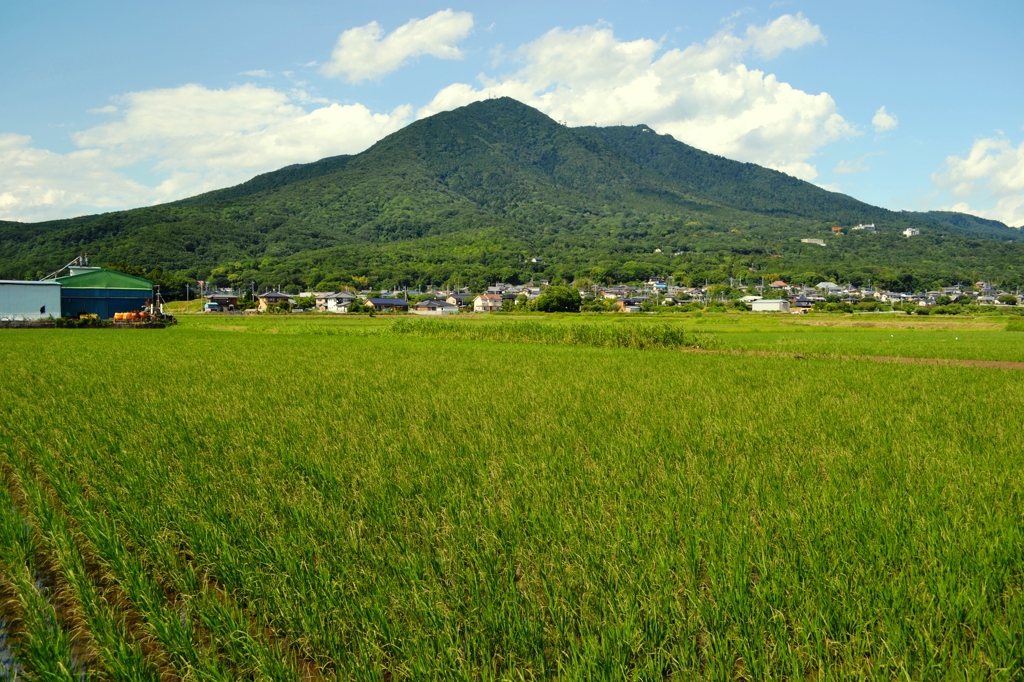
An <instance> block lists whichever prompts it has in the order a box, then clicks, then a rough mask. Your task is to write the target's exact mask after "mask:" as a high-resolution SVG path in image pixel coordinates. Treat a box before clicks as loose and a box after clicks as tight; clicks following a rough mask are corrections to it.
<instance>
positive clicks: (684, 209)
mask: <svg viewBox="0 0 1024 682" xmlns="http://www.w3.org/2000/svg"><path fill="white" fill-rule="evenodd" d="M861 222H873V223H875V224H877V225H878V227H879V233H878V234H872V235H868V234H864V233H850V234H843V235H839V236H834V235H833V234H832V232H831V227H833V226H836V225H838V226H841V227H845V228H849V227H851V226H852V225H854V224H856V223H861ZM907 227H915V228H917V229H919V230H921V235H920V236H918V237H913V238H911V239H907V238H905V237H903V236H902V235H901V234H900V233H901V232H902V231H903V230H904V229H906V228H907ZM807 238H815V239H818V238H821V239H824V240H825V241H826V243H827V246H826V247H825V248H822V247H820V246H816V245H808V244H806V243H802V242H801V239H807ZM1007 242H1012V243H1009V244H1008V243H1007ZM0 244H2V245H3V249H2V250H0V276H4V277H23V276H32V275H34V274H36V273H38V272H43V271H45V272H49V271H51V270H53V269H55V268H56V267H59V266H60V265H62V264H63V263H65V262H67V261H68V260H69V259H70V258H71V257H73V256H75V255H77V254H78V253H81V252H83V251H85V252H88V253H89V254H90V256H91V257H92V258H93V262H97V263H112V264H119V265H120V266H121V267H122V268H124V269H133V270H134V271H136V272H144V273H154V272H155V275H154V276H155V277H157V278H158V279H159V278H163V280H162V281H163V282H164V284H165V286H167V287H169V288H171V289H174V288H175V287H176V286H182V287H183V286H184V282H185V281H186V279H188V278H192V279H209V280H211V281H219V282H220V283H221V284H222V285H228V284H231V283H239V282H244V283H251V282H256V283H257V284H258V285H275V286H287V285H294V286H299V287H302V288H309V287H314V286H319V285H322V286H324V287H328V288H329V287H331V286H340V285H343V284H346V283H350V282H352V281H353V280H352V278H353V277H357V278H366V279H367V280H369V281H371V282H373V283H375V284H378V285H381V286H386V285H401V284H406V285H411V286H415V285H417V284H430V283H434V284H441V283H443V282H446V281H449V280H456V279H457V280H458V281H460V282H464V283H465V282H471V283H476V284H482V283H485V282H488V281H495V280H504V281H517V280H529V279H531V278H534V279H536V278H541V279H545V278H546V279H556V278H560V279H565V280H571V279H574V278H579V277H588V278H591V279H594V280H597V281H609V280H610V281H632V280H637V279H645V278H647V277H650V276H669V275H674V276H676V277H677V278H683V279H686V278H689V279H691V280H693V281H701V282H703V281H704V280H709V281H728V279H729V278H730V277H732V278H734V279H740V278H747V279H749V278H757V279H759V278H760V277H762V276H764V275H773V276H778V277H784V278H787V279H811V278H818V279H835V280H841V281H855V282H860V281H864V282H868V281H871V282H888V283H890V284H892V285H893V286H901V287H905V288H913V287H919V286H934V285H937V283H941V282H947V281H948V282H956V281H967V280H969V279H985V280H986V281H1006V282H1012V281H1019V280H1020V279H1021V277H1022V275H1024V243H1022V239H1021V233H1020V231H1019V230H1016V229H1014V228H1009V227H1007V226H1005V225H1003V224H1002V223H998V222H996V221H988V220H983V219H980V218H975V217H973V216H966V215H963V214H957V213H947V212H930V213H907V212H894V211H888V210H886V209H882V208H878V207H874V206H871V205H869V204H866V203H864V202H861V201H858V200H856V199H854V198H852V197H849V196H846V195H843V194H838V193H834V192H829V191H826V190H823V189H821V188H820V187H817V186H815V185H813V184H811V183H808V182H804V181H802V180H799V179H797V178H794V177H791V176H789V175H786V174H784V173H780V172H778V171H774V170H770V169H767V168H763V167H760V166H757V165H754V164H749V163H741V162H737V161H732V160H729V159H725V158H723V157H720V156H716V155H714V154H709V153H707V152H703V151H701V150H699V149H696V148H694V147H691V146H689V145H686V144H683V143H681V142H678V141H677V140H675V139H673V138H672V137H671V136H668V135H659V134H657V133H656V132H655V131H653V130H652V129H650V128H649V127H647V126H612V127H607V128H598V127H582V128H568V127H566V126H563V125H561V124H559V123H557V122H555V121H553V120H552V119H551V118H550V117H548V116H546V115H544V114H543V113H541V112H539V111H537V110H536V109H533V108H531V107H528V106H526V105H524V104H522V103H520V102H517V101H515V100H512V99H509V98H501V99H494V100H487V101H482V102H477V103H474V104H470V105H468V106H465V107H462V108H460V109H456V110H454V111H449V112H444V113H440V114H437V115H435V116H431V117H429V118H426V119H422V120H419V121H416V122H415V123H412V124H410V125H409V126H407V127H406V128H404V129H402V130H400V131H398V132H396V133H394V134H392V135H389V136H388V137H386V138H384V139H382V140H381V141H380V142H378V143H376V144H375V145H373V146H372V147H370V148H369V149H367V150H366V151H364V152H362V153H360V154H356V155H351V156H336V157H330V158H326V159H322V160H320V161H317V162H314V163H310V164H297V165H292V166H288V167H286V168H282V169H280V170H278V171H273V172H270V173H264V174H262V175H259V176H257V177H255V178H253V179H252V180H250V181H248V182H245V183H242V184H241V185H237V186H235V187H229V188H226V189H223V190H216V191H213V192H208V193H205V194H202V195H199V196H196V197H192V198H189V199H184V200H181V201H177V202H173V203H170V204H164V205H161V206H153V207H146V208H139V209H133V210H129V211H119V212H115V213H108V214H103V215H100V216H83V217H81V218H76V219H73V220H67V221H50V222H47V223H38V224H32V225H27V224H18V223H0ZM534 256H542V257H543V258H542V262H540V263H534V262H531V260H532V258H533V257H534ZM360 281H362V280H360Z"/></svg>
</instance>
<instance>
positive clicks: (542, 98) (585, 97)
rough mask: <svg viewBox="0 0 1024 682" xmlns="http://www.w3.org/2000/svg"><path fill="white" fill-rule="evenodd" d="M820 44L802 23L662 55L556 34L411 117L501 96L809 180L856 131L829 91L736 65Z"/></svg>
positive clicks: (602, 29)
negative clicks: (825, 149) (831, 148)
mask: <svg viewBox="0 0 1024 682" xmlns="http://www.w3.org/2000/svg"><path fill="white" fill-rule="evenodd" d="M820 36H821V33H820V30H819V29H817V27H815V26H812V25H811V24H810V22H808V21H807V20H806V19H805V18H804V17H802V16H801V15H796V16H795V17H793V16H789V15H787V16H784V17H780V18H779V19H776V20H775V21H773V22H770V23H768V24H766V25H764V26H757V27H752V28H750V29H748V30H747V33H746V37H745V38H740V37H738V36H736V35H735V34H734V33H732V32H731V31H729V30H726V31H723V32H721V33H719V34H718V35H716V36H714V37H713V38H711V39H710V40H708V41H707V42H705V43H700V44H694V45H691V46H689V47H687V48H685V49H672V50H668V51H665V52H662V49H661V46H660V44H659V43H658V42H656V41H654V40H649V39H639V40H634V41H620V40H618V39H617V38H616V37H615V36H614V34H613V32H612V30H611V28H609V27H608V26H605V25H598V26H583V27H580V28H576V29H573V30H563V29H554V30H552V31H549V32H548V33H547V34H545V35H544V36H542V37H541V38H539V39H538V40H536V41H534V42H532V43H528V44H526V45H523V46H522V47H520V48H519V50H518V52H517V58H518V60H519V61H520V63H521V68H520V69H519V71H517V72H516V73H514V74H511V75H509V76H506V77H503V78H498V79H493V78H486V77H483V76H482V77H481V81H482V87H479V88H474V87H473V86H471V85H469V84H465V83H455V84H453V85H450V86H448V87H447V88H444V89H443V90H441V91H440V92H439V93H438V94H437V96H436V97H435V98H434V100H433V101H432V102H430V103H429V104H428V105H427V106H425V107H423V108H421V109H420V111H419V114H418V115H419V116H421V117H422V116H427V115H430V114H433V113H436V112H439V111H443V110H447V109H452V108H455V107H458V106H461V105H464V104H468V103H469V102H473V101H477V100H481V99H486V98H488V97H492V96H509V97H514V98H516V99H518V100H520V101H522V102H525V103H527V104H530V105H531V106H534V107H537V108H538V109H540V110H542V111H544V112H546V113H547V114H548V115H549V116H551V117H553V118H555V119H556V120H559V121H566V122H568V123H569V124H570V125H593V124H595V123H596V124H598V125H617V124H619V123H620V122H621V123H625V124H638V123H646V124H648V125H651V126H653V127H654V128H655V129H656V130H658V131H659V132H661V133H669V134H671V135H672V136H674V137H675V138H676V139H679V140H682V141H683V142H687V143H689V144H692V145H694V146H696V147H699V148H701V149H706V150H708V151H711V152H714V153H717V154H721V155H723V156H728V157H730V158H734V159H740V160H744V161H752V162H756V163H760V164H762V165H766V166H770V167H772V168H776V169H779V170H782V171H785V172H787V173H790V174H792V175H796V176H797V177H801V178H804V179H808V180H811V179H814V178H815V177H817V174H818V173H817V169H816V168H815V167H814V166H813V165H812V164H811V163H809V160H810V158H811V157H812V156H813V155H814V153H815V151H816V150H817V149H818V148H820V147H821V146H822V145H824V144H827V143H828V142H832V141H834V140H837V139H839V138H842V137H848V136H852V135H855V134H857V131H856V130H855V129H854V128H853V127H852V126H851V125H850V124H849V123H848V122H847V121H846V120H844V119H843V117H842V116H840V115H839V113H838V112H837V111H836V104H835V102H834V101H833V99H832V97H831V96H829V95H828V94H827V93H821V94H817V95H814V94H809V93H806V92H803V91H801V90H798V89H796V88H794V87H792V86H791V85H789V84H788V83H784V82H780V81H779V80H778V79H777V78H776V77H775V76H774V75H770V74H768V75H766V74H765V73H764V72H762V71H758V70H753V69H749V68H747V67H746V66H745V65H744V64H743V63H742V61H741V59H742V57H743V56H744V55H745V54H747V53H748V52H749V51H751V50H755V51H758V52H762V53H763V54H765V55H772V54H777V53H778V51H781V50H783V49H786V48H790V47H798V46H800V45H806V44H808V42H816V41H818V40H820Z"/></svg>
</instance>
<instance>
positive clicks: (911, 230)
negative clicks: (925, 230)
mask: <svg viewBox="0 0 1024 682" xmlns="http://www.w3.org/2000/svg"><path fill="white" fill-rule="evenodd" d="M919 234H921V230H919V229H917V228H916V227H908V228H907V229H905V230H903V236H904V237H907V238H908V239H909V238H910V237H916V236H917V235H919Z"/></svg>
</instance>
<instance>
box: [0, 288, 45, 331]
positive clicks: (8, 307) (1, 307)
mask: <svg viewBox="0 0 1024 682" xmlns="http://www.w3.org/2000/svg"><path fill="white" fill-rule="evenodd" d="M48 317H60V282H58V281H56V280H47V281H45V282H28V281H21V280H9V279H5V280H0V320H19V321H20V320H45V319H47V318H48Z"/></svg>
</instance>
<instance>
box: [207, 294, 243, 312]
mask: <svg viewBox="0 0 1024 682" xmlns="http://www.w3.org/2000/svg"><path fill="white" fill-rule="evenodd" d="M206 301H207V305H209V304H211V303H212V304H214V305H216V306H217V307H216V308H215V310H216V311H217V312H219V313H226V312H228V311H230V310H234V309H235V308H236V307H238V295H237V294H232V293H228V292H226V291H214V292H209V293H208V294H207V296H206ZM207 310H209V308H207Z"/></svg>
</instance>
